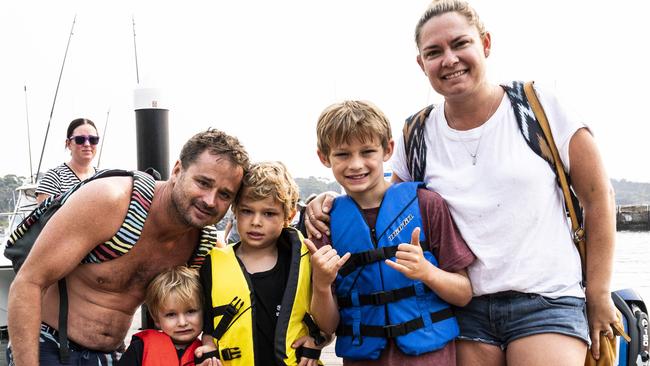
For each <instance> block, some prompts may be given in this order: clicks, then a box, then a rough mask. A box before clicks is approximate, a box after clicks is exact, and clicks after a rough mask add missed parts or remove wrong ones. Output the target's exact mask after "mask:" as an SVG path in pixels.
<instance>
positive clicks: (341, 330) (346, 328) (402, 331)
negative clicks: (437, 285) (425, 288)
mask: <svg viewBox="0 0 650 366" xmlns="http://www.w3.org/2000/svg"><path fill="white" fill-rule="evenodd" d="M430 316H431V322H432V323H437V322H440V321H443V320H445V319H449V318H451V317H453V316H454V314H453V312H452V310H451V308H446V309H443V310H440V311H436V312H434V313H431V314H430ZM422 327H424V319H422V317H418V318H415V319H411V320H409V321H407V322H404V323H399V324H391V325H384V326H382V325H365V324H361V326H360V329H359V330H360V332H359V334H360V335H361V336H366V337H379V338H396V337H399V336H403V335H406V334H409V333H411V332H413V331H416V330H418V329H420V328H422ZM336 335H337V336H354V332H353V329H352V325H347V324H340V325H339V327H338V329H337V330H336Z"/></svg>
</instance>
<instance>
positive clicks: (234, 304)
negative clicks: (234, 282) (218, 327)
mask: <svg viewBox="0 0 650 366" xmlns="http://www.w3.org/2000/svg"><path fill="white" fill-rule="evenodd" d="M242 306H244V300H242V299H240V298H239V297H237V296H235V298H234V299H232V301H231V302H230V304H228V305H226V308H225V309H224V315H225V314H228V315H230V316H231V317H232V316H235V315H237V313H238V312H239V310H240V309H241V308H242Z"/></svg>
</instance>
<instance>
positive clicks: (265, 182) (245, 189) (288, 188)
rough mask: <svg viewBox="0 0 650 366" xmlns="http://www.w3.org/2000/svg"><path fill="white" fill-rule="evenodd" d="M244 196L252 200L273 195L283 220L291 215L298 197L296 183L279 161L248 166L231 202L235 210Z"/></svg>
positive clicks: (294, 210)
mask: <svg viewBox="0 0 650 366" xmlns="http://www.w3.org/2000/svg"><path fill="white" fill-rule="evenodd" d="M244 196H245V197H246V198H249V199H252V200H254V201H259V200H263V199H265V198H267V197H273V199H275V200H276V201H277V202H280V203H281V204H282V208H283V211H284V219H285V221H288V220H289V219H290V218H291V217H293V214H294V213H295V212H296V205H297V204H298V199H299V198H300V194H299V189H298V185H297V184H296V182H295V181H294V180H293V178H292V177H291V174H289V171H288V170H287V167H286V166H285V165H284V164H283V163H281V162H279V161H265V162H260V163H255V164H252V165H251V166H250V168H249V169H248V171H247V172H246V174H244V179H243V180H242V186H241V189H240V190H239V193H238V194H237V197H236V198H235V201H234V203H233V207H234V211H235V212H236V211H237V207H238V206H239V203H240V202H241V199H242V198H243V197H244Z"/></svg>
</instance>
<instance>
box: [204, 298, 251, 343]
mask: <svg viewBox="0 0 650 366" xmlns="http://www.w3.org/2000/svg"><path fill="white" fill-rule="evenodd" d="M243 305H244V300H242V299H240V298H238V297H237V296H235V298H234V299H232V301H231V302H230V304H226V305H221V306H217V307H214V308H212V316H213V317H214V316H219V315H223V316H222V317H221V320H220V321H219V324H217V326H216V327H214V332H212V336H213V337H214V338H216V339H221V337H222V336H223V335H224V333H226V330H228V326H229V325H230V323H231V322H232V320H233V319H234V318H235V315H237V313H238V312H239V309H241V307H242V306H243Z"/></svg>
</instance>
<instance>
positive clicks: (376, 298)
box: [336, 285, 431, 308]
mask: <svg viewBox="0 0 650 366" xmlns="http://www.w3.org/2000/svg"><path fill="white" fill-rule="evenodd" d="M424 290H425V291H431V289H430V288H428V287H427V286H424ZM417 294H418V291H417V290H416V288H415V285H410V286H406V287H402V288H398V289H395V290H390V291H379V292H374V293H372V294H367V295H359V305H375V306H376V305H385V304H388V303H391V302H395V301H399V300H402V299H406V298H409V297H412V296H415V295H417ZM336 300H337V302H338V305H339V308H348V307H351V306H353V305H354V302H353V300H352V296H339V297H337V298H336Z"/></svg>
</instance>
